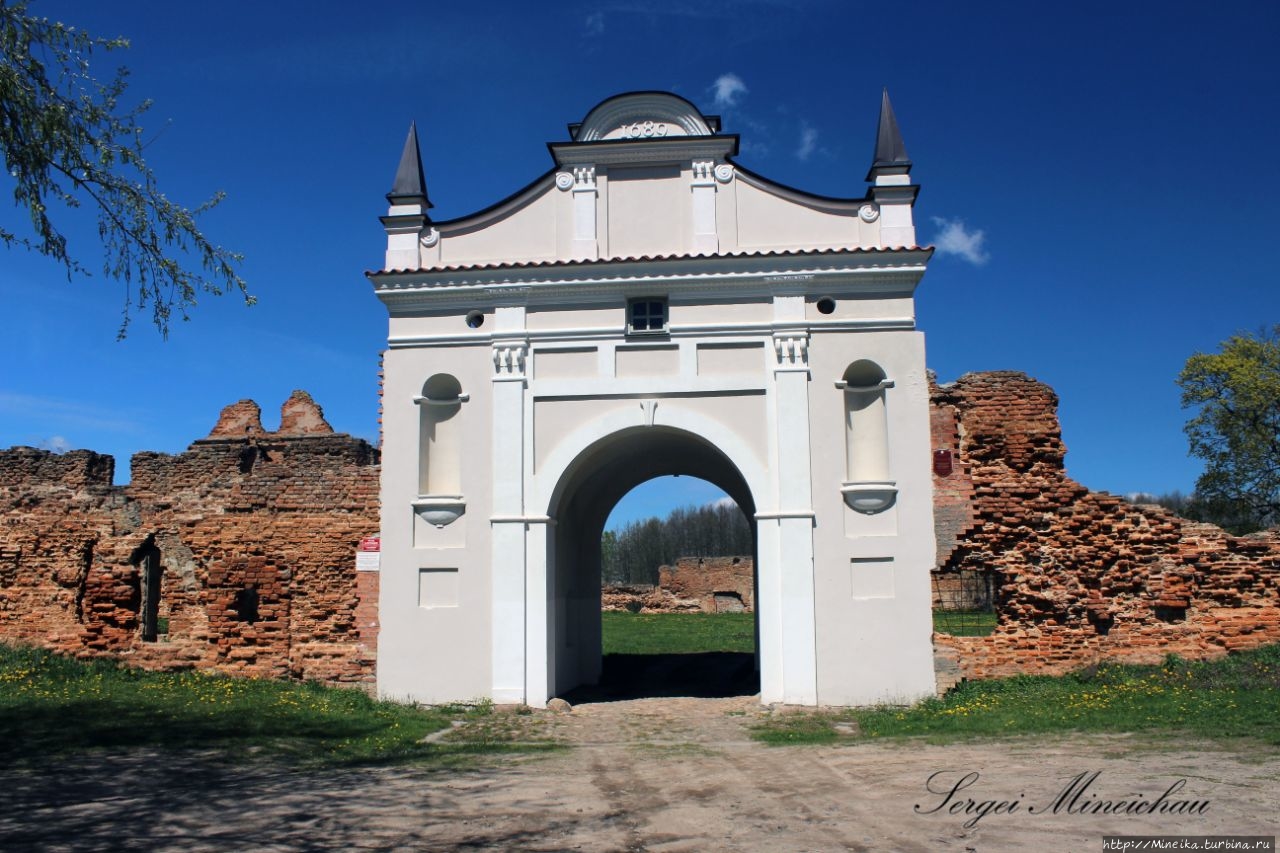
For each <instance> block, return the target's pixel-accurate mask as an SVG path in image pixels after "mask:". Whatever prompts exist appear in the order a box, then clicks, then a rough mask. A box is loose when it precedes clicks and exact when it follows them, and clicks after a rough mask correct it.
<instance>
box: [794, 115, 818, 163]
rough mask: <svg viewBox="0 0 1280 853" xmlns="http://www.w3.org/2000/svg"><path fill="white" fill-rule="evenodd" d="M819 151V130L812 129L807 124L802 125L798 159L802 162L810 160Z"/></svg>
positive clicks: (797, 153) (797, 152) (797, 151)
mask: <svg viewBox="0 0 1280 853" xmlns="http://www.w3.org/2000/svg"><path fill="white" fill-rule="evenodd" d="M817 149H818V130H817V128H814V127H810V126H809V124H808V123H807V122H801V123H800V147H799V148H797V149H796V157H797V158H798V159H800V160H808V159H809V157H811V156H812V155H813V152H814V151H816V150H817Z"/></svg>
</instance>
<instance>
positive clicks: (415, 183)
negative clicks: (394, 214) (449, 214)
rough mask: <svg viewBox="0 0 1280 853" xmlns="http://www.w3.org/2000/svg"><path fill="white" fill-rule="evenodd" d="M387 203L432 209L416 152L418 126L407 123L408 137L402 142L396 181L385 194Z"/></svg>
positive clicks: (425, 180)
mask: <svg viewBox="0 0 1280 853" xmlns="http://www.w3.org/2000/svg"><path fill="white" fill-rule="evenodd" d="M387 201H389V202H391V203H392V204H414V203H415V202H416V203H418V204H421V205H423V206H424V207H432V206H433V205H432V204H431V199H429V198H427V179H426V178H425V177H424V176H423V174H422V155H421V154H420V153H419V151H418V125H417V122H410V123H409V136H408V138H407V139H405V141H404V152H403V153H402V154H401V155H400V166H399V167H398V168H397V169H396V179H395V182H394V183H393V184H392V185H391V192H389V193H387Z"/></svg>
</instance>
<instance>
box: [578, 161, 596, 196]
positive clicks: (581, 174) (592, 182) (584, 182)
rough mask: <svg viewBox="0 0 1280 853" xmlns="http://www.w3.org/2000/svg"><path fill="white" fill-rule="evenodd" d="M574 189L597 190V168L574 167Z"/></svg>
mask: <svg viewBox="0 0 1280 853" xmlns="http://www.w3.org/2000/svg"><path fill="white" fill-rule="evenodd" d="M573 188H574V190H575V191H576V190H594V189H595V188H596V167H595V166H574V167H573Z"/></svg>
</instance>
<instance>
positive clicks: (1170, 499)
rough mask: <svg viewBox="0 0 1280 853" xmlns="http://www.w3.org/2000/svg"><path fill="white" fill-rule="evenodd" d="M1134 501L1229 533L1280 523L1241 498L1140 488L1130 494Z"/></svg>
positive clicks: (1248, 531) (1237, 533)
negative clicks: (1152, 490)
mask: <svg viewBox="0 0 1280 853" xmlns="http://www.w3.org/2000/svg"><path fill="white" fill-rule="evenodd" d="M1130 500H1132V501H1133V502H1134V503H1140V504H1158V505H1159V506H1162V507H1164V508H1165V509H1168V510H1172V511H1173V512H1175V513H1177V514H1178V515H1180V516H1182V517H1183V518H1189V519H1191V520H1192V521H1205V522H1208V523H1209V524H1216V525H1218V526H1219V527H1221V528H1222V529H1223V530H1225V531H1227V532H1228V533H1234V534H1235V535H1236V536H1242V535H1244V534H1246V533H1252V532H1254V531H1255V530H1262V529H1264V528H1266V527H1270V526H1271V525H1273V524H1276V523H1280V518H1275V517H1272V516H1260V515H1259V514H1258V513H1256V512H1254V511H1252V510H1251V509H1250V508H1249V506H1248V505H1247V504H1245V503H1243V502H1240V501H1230V500H1225V499H1210V498H1202V497H1199V496H1198V495H1195V494H1189V495H1188V494H1184V493H1183V492H1180V491H1177V490H1175V491H1172V492H1165V493H1163V494H1159V495H1151V494H1145V493H1142V492H1139V493H1138V494H1135V495H1133V496H1131V497H1130Z"/></svg>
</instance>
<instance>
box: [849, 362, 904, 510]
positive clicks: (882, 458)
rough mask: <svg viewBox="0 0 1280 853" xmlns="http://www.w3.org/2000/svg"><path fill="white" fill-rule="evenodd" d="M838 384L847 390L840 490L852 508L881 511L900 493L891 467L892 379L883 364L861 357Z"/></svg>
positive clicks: (851, 365) (850, 366)
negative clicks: (842, 476)
mask: <svg viewBox="0 0 1280 853" xmlns="http://www.w3.org/2000/svg"><path fill="white" fill-rule="evenodd" d="M836 387H837V388H838V389H840V390H841V391H842V392H843V394H844V436H845V479H844V483H843V484H842V485H841V488H840V491H841V492H842V493H843V495H844V500H845V503H846V504H848V505H849V507H850V508H851V509H853V510H856V511H857V512H862V513H875V512H880V511H881V510H884V509H887V508H888V507H889V506H890V505H892V504H893V502H894V500H895V499H896V497H897V494H898V490H897V486H896V484H895V482H894V480H893V477H892V473H891V471H890V470H889V414H888V405H887V400H886V392H887V391H888V389H890V388H892V387H893V382H892V381H890V380H889V379H888V378H887V377H886V376H885V372H884V369H883V368H881V367H880V365H878V364H876V363H875V362H873V361H868V360H866V359H860V360H858V361H855V362H853V363H852V364H850V365H849V366H848V367H847V368H846V369H845V371H844V375H843V377H841V380H840V381H839V382H837V383H836Z"/></svg>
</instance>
